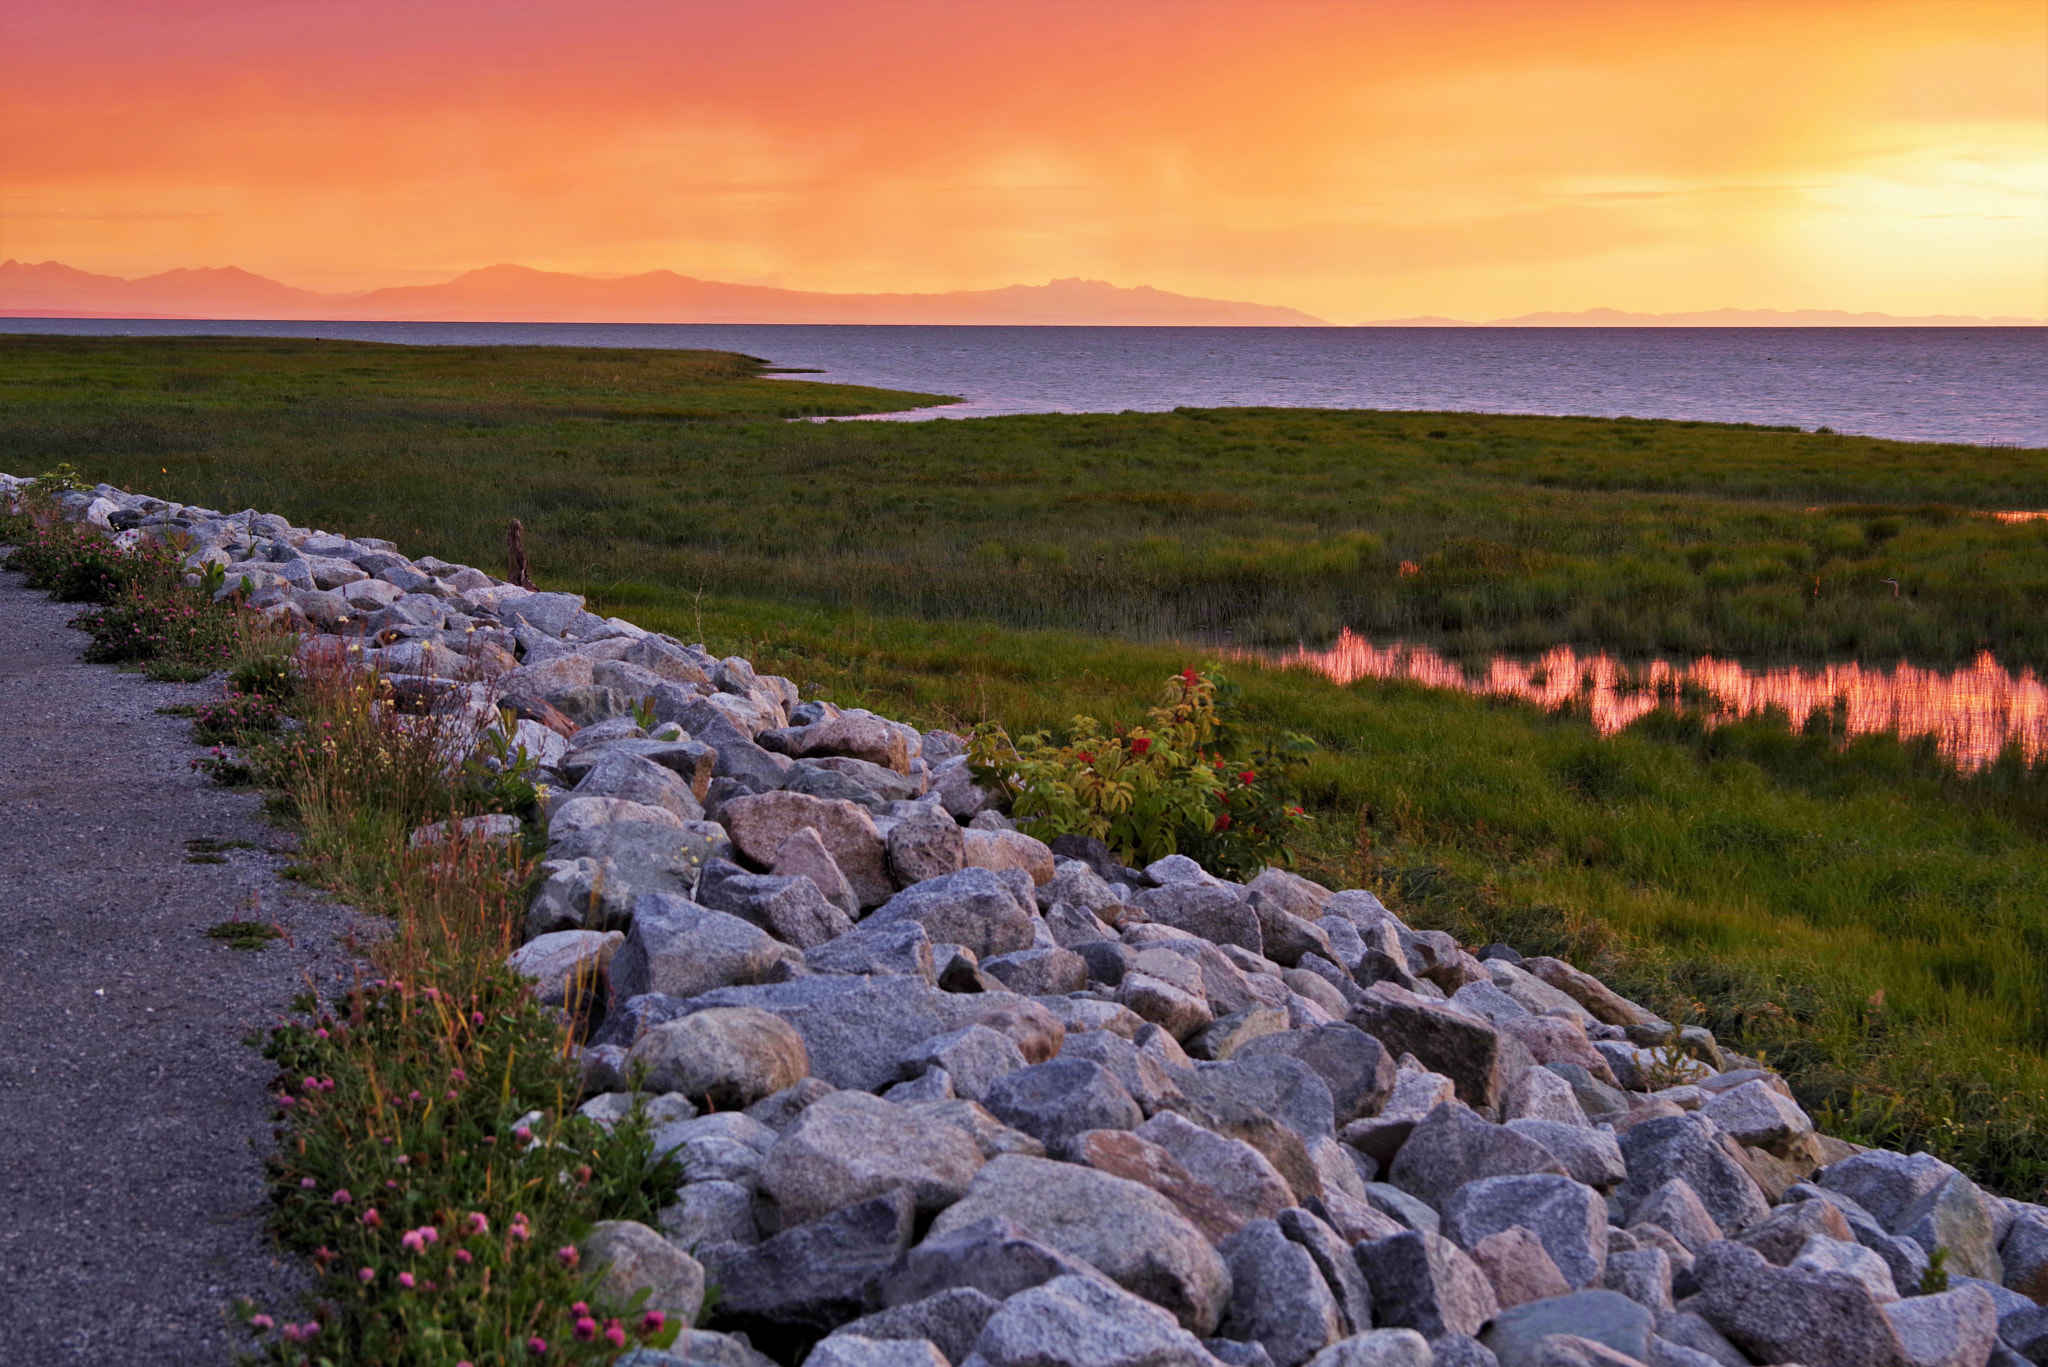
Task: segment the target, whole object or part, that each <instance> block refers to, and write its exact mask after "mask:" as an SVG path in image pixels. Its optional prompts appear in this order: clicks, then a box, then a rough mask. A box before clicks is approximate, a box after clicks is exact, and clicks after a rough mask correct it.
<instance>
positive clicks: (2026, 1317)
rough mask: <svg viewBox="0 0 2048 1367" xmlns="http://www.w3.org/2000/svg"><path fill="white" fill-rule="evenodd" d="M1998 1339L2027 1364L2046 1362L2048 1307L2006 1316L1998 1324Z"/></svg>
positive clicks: (2037, 1307) (2047, 1350) (2047, 1349)
mask: <svg viewBox="0 0 2048 1367" xmlns="http://www.w3.org/2000/svg"><path fill="white" fill-rule="evenodd" d="M1998 1336H1999V1339H2000V1340H2001V1341H2002V1342H2003V1343H2005V1344H2007V1345H2010V1350H2011V1351H2012V1352H2013V1353H2014V1354H2015V1355H2017V1356H2018V1357H2021V1358H2023V1359H2025V1360H2026V1361H2028V1362H2031V1363H2034V1364H2036V1367H2038V1365H2039V1364H2041V1363H2044V1362H2048V1306H2036V1307H2035V1308H2034V1309H2032V1310H2022V1311H2019V1312H2017V1313H2015V1314H2010V1315H2007V1316H2006V1317H2005V1318H2004V1319H2002V1320H2000V1321H1999V1324H1998Z"/></svg>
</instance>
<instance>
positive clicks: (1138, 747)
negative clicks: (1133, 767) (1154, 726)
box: [1131, 736, 1152, 755]
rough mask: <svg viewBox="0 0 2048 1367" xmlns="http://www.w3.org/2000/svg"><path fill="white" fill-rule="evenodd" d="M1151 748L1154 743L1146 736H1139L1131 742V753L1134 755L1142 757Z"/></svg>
mask: <svg viewBox="0 0 2048 1367" xmlns="http://www.w3.org/2000/svg"><path fill="white" fill-rule="evenodd" d="M1151 748H1152V741H1151V740H1150V738H1149V737H1146V736H1139V737H1138V738H1137V739H1136V740H1134V741H1132V742H1131V753H1132V754H1134V755H1142V754H1144V753H1145V752H1146V751H1147V750H1150V749H1151Z"/></svg>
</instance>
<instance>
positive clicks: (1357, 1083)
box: [1238, 870, 1395, 1127]
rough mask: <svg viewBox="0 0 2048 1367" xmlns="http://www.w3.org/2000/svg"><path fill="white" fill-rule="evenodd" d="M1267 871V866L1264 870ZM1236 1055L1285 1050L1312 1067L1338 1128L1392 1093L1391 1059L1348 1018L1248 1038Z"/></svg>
mask: <svg viewBox="0 0 2048 1367" xmlns="http://www.w3.org/2000/svg"><path fill="white" fill-rule="evenodd" d="M1268 872H1272V870H1268ZM1238 1052H1239V1053H1240V1054H1243V1055H1258V1054H1286V1055H1288V1056H1289V1057H1291V1058H1296V1059H1299V1060H1301V1062H1303V1063H1305V1064H1307V1065H1308V1066H1309V1067H1311V1068H1313V1069H1315V1071H1316V1074H1317V1075H1318V1076H1319V1077H1321V1078H1322V1079H1323V1081H1324V1083H1326V1084H1327V1085H1328V1086H1329V1089H1330V1097H1331V1102H1332V1107H1333V1113H1334V1119H1335V1122H1336V1124H1337V1125H1338V1126H1340V1127H1341V1126H1343V1125H1346V1124H1349V1123H1350V1122H1351V1121H1353V1120H1356V1119H1358V1118H1359V1117H1361V1116H1369V1115H1376V1114H1378V1113H1379V1111H1380V1109H1381V1107H1383V1106H1384V1105H1385V1104H1386V1102H1387V1099H1388V1098H1389V1097H1390V1096H1392V1095H1393V1091H1394V1081H1395V1070H1394V1059H1393V1056H1392V1055H1391V1054H1389V1053H1388V1052H1387V1049H1386V1047H1385V1046H1384V1045H1382V1044H1381V1043H1380V1041H1378V1040H1377V1039H1374V1038H1373V1037H1372V1036H1371V1035H1368V1034H1367V1033H1365V1031H1363V1030H1361V1029H1359V1028H1358V1027H1357V1026H1355V1025H1352V1024H1350V1023H1348V1022H1344V1021H1339V1022H1336V1023H1334V1024H1330V1025H1325V1026H1320V1027H1318V1028H1316V1029H1313V1030H1289V1031H1287V1032H1285V1033H1280V1034H1269V1035H1265V1036H1263V1037H1261V1038H1257V1039H1253V1040H1250V1041H1249V1042H1247V1043H1245V1044H1243V1045H1241V1046H1240V1047H1239V1051H1238Z"/></svg>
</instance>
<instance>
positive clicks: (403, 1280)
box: [398, 1272, 414, 1291]
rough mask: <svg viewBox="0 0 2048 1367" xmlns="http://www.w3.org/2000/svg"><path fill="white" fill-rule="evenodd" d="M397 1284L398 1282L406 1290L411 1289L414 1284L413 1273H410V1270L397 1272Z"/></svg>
mask: <svg viewBox="0 0 2048 1367" xmlns="http://www.w3.org/2000/svg"><path fill="white" fill-rule="evenodd" d="M398 1284H399V1285H400V1286H402V1287H404V1288H405V1289H406V1290H408V1291H410V1290H412V1288H413V1285H414V1283H413V1275H412V1273H410V1272H401V1273H399V1274H398Z"/></svg>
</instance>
